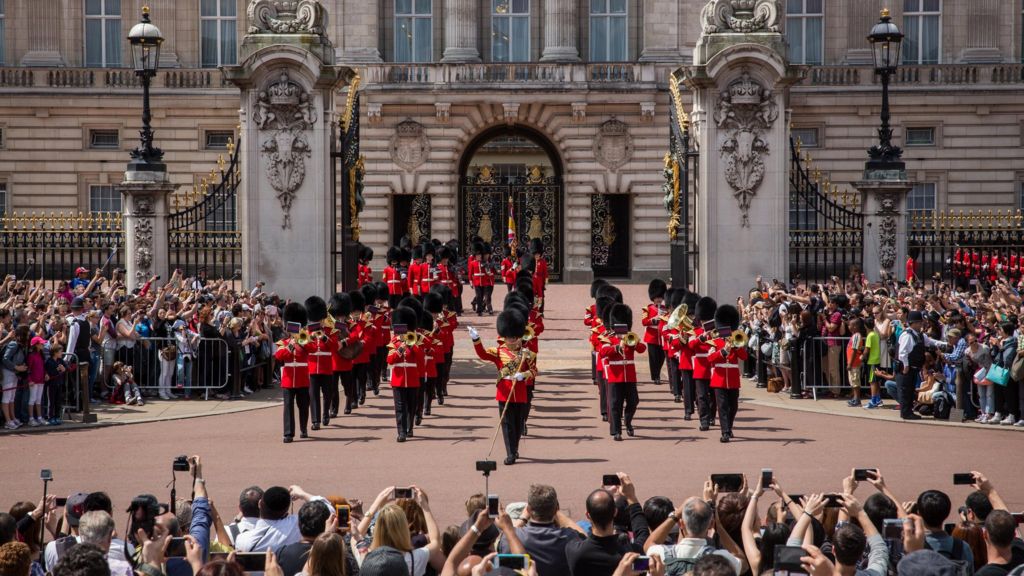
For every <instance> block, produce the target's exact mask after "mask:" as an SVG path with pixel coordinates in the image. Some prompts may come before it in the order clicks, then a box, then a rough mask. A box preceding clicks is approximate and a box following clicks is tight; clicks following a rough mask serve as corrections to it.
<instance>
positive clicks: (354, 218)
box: [331, 75, 366, 290]
mask: <svg viewBox="0 0 1024 576" xmlns="http://www.w3.org/2000/svg"><path fill="white" fill-rule="evenodd" d="M349 80H350V83H349V86H348V96H347V97H346V100H345V109H344V110H343V111H342V114H341V126H340V134H339V133H338V131H337V129H333V130H335V132H334V135H333V137H332V138H331V146H332V150H331V182H332V183H333V187H332V194H331V206H333V207H334V227H333V229H334V234H333V235H332V238H331V241H332V242H331V259H332V260H333V263H334V274H333V277H334V283H335V285H336V286H337V287H338V288H339V289H342V290H354V289H356V287H357V286H358V278H357V266H358V259H357V256H358V245H359V213H360V212H362V211H363V206H364V200H363V176H364V174H365V173H366V169H365V167H364V164H363V163H364V159H363V157H362V156H361V155H360V154H359V82H360V79H359V76H358V75H354V76H352V77H351V78H350V79H349Z"/></svg>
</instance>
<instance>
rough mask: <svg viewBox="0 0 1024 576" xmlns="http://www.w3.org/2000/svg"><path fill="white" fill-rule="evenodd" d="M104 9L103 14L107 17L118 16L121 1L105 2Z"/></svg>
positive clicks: (108, 0) (110, 0) (111, 0)
mask: <svg viewBox="0 0 1024 576" xmlns="http://www.w3.org/2000/svg"><path fill="white" fill-rule="evenodd" d="M104 8H106V10H104V11H103V13H104V14H106V15H107V16H120V15H121V0H106V5H105V6H104Z"/></svg>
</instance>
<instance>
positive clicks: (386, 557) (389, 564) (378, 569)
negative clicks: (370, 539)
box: [359, 546, 409, 576]
mask: <svg viewBox="0 0 1024 576" xmlns="http://www.w3.org/2000/svg"><path fill="white" fill-rule="evenodd" d="M359 573H360V574H362V575H363V576H405V575H406V574H408V573H409V567H408V566H406V564H405V557H404V556H402V553H401V552H399V551H398V550H396V549H394V548H392V547H390V546H381V547H379V548H374V549H373V550H371V551H370V553H369V554H367V555H366V558H365V559H364V560H363V565H362V566H360V567H359Z"/></svg>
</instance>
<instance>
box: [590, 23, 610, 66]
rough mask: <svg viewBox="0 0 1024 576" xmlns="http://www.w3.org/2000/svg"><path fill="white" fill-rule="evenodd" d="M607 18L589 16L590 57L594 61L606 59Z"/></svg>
mask: <svg viewBox="0 0 1024 576" xmlns="http://www.w3.org/2000/svg"><path fill="white" fill-rule="evenodd" d="M607 46H608V18H607V17H606V16H591V17H590V59H591V60H592V61H594V62H607V61H608V52H607Z"/></svg>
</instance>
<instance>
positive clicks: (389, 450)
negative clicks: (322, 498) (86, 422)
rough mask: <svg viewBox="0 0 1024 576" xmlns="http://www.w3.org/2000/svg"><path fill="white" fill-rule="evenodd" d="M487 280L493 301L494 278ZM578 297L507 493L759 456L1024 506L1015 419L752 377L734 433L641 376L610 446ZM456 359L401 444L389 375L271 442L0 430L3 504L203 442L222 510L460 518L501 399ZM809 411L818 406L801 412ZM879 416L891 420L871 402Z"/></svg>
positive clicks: (221, 422)
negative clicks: (984, 484) (275, 489)
mask: <svg viewBox="0 0 1024 576" xmlns="http://www.w3.org/2000/svg"><path fill="white" fill-rule="evenodd" d="M498 292H499V293H498V294H496V295H495V297H496V298H495V301H496V302H497V301H499V298H500V297H502V296H503V293H504V289H503V288H499V289H498ZM625 292H626V298H627V300H628V301H629V303H630V304H632V305H633V306H634V310H635V311H636V317H637V319H639V307H640V306H641V305H642V304H643V303H644V298H645V296H646V287H643V286H627V287H625ZM586 304H587V293H586V287H583V286H553V287H552V288H551V290H550V294H549V299H548V302H547V314H546V317H547V324H548V330H547V332H546V333H545V334H544V336H543V337H542V339H541V343H540V368H541V371H542V377H541V379H540V381H539V383H538V387H537V395H536V399H535V408H534V411H533V414H532V415H531V418H530V424H529V432H530V434H529V435H528V436H526V437H525V438H524V440H523V444H522V447H521V449H520V455H521V457H522V458H521V459H520V461H519V462H518V463H517V464H516V465H515V466H510V467H505V466H502V465H501V464H500V462H501V460H502V459H503V458H504V448H503V446H502V442H501V439H500V438H498V440H497V442H496V443H495V447H494V451H493V453H492V454H491V456H490V458H491V459H492V460H496V461H498V462H499V469H498V471H497V472H495V473H494V474H493V476H492V477H491V484H490V491H491V492H492V493H496V494H499V495H500V496H501V498H502V500H503V501H504V502H511V501H514V500H523V499H525V493H526V488H527V487H528V486H529V484H530V483H534V482H543V483H549V484H552V485H554V486H555V487H556V489H557V490H558V492H559V499H560V500H561V502H562V505H563V507H564V508H566V509H568V511H569V512H570V514H571V515H572V516H573V517H577V518H578V517H581V516H583V514H584V510H583V501H584V499H585V498H586V495H587V494H588V493H589V492H590V491H591V490H593V489H594V488H595V487H597V485H598V484H600V479H601V475H602V474H607V473H613V472H618V471H624V472H628V473H630V474H631V475H632V476H633V478H634V480H635V482H636V484H637V487H638V490H639V494H640V496H641V498H647V497H649V496H652V495H666V496H669V497H671V498H673V500H675V501H677V502H679V501H681V500H680V499H681V498H683V497H685V496H689V495H693V494H697V493H699V490H700V487H701V483H702V482H703V480H704V479H705V478H706V477H707V475H708V474H709V473H712V472H745V473H746V474H747V475H748V477H750V478H753V477H755V476H756V474H757V473H758V472H759V471H760V469H761V468H764V467H770V468H773V469H774V470H775V473H776V476H777V477H778V478H779V479H780V480H781V481H782V483H783V486H784V487H785V488H786V489H787V490H790V491H792V492H795V493H805V492H810V491H813V490H822V491H838V490H840V489H841V486H840V480H841V478H842V477H843V476H844V475H845V474H848V473H849V470H850V469H851V468H853V467H878V468H880V469H881V470H882V471H883V473H884V474H885V476H886V478H887V479H888V481H889V484H890V485H891V486H892V487H893V489H894V490H895V492H896V494H897V495H898V496H900V498H902V499H907V500H909V499H911V498H912V497H914V496H915V495H916V494H917V493H918V492H920V491H922V490H924V489H927V488H938V489H942V490H945V491H946V492H948V493H949V494H950V495H951V496H952V497H953V499H954V501H960V500H962V499H963V497H964V496H966V494H967V493H968V491H969V490H968V489H967V487H963V486H953V485H952V474H953V473H954V472H965V471H969V470H982V471H984V472H985V473H986V474H988V475H989V477H990V478H992V479H993V481H994V482H996V485H997V486H998V487H999V488H1000V492H1001V493H1002V494H1003V495H1004V497H1006V499H1007V500H1008V502H1009V503H1010V506H1011V508H1013V509H1014V510H1021V509H1024V486H1022V485H1021V484H1020V483H1019V478H1020V470H1021V465H1020V462H1019V461H1018V460H1019V459H1016V458H1013V457H1011V456H1012V454H1014V453H1015V452H1016V451H1019V449H1018V448H1019V447H1020V446H1021V445H1022V444H1021V442H1022V441H1024V436H1021V434H1020V432H1019V431H1013V430H1006V429H1001V428H993V427H984V428H982V427H969V426H950V425H945V426H935V425H923V424H911V423H903V422H899V421H892V420H879V419H870V418H854V417H847V416H846V415H848V414H851V413H853V414H857V415H860V414H859V412H856V411H851V410H849V409H845V410H839V409H835V412H838V414H837V413H835V412H834V411H833V409H832V408H830V406H829V404H827V403H824V402H819V403H816V404H812V403H811V401H805V402H801V403H798V404H800V406H797V408H799V410H792V409H788V408H785V407H774V406H769V405H766V403H769V402H772V401H773V400H772V399H770V398H767V397H766V395H765V394H764V393H763V392H761V391H754V390H753V389H752V387H750V389H745V391H744V401H743V402H742V403H741V406H740V413H739V416H738V418H737V423H736V430H735V434H736V438H735V440H734V441H733V442H732V443H731V444H727V445H723V444H720V443H719V442H718V436H719V435H718V432H717V430H716V429H712V430H711V431H710V432H707V433H701V432H699V431H698V430H697V423H696V422H695V421H694V422H684V421H683V419H682V414H681V407H680V405H678V404H675V403H673V402H672V399H671V396H670V395H669V394H668V391H667V388H666V387H665V386H655V385H654V384H651V383H649V382H642V383H641V385H640V397H641V401H640V408H639V412H638V414H637V417H636V420H635V422H634V424H635V426H636V428H637V437H636V438H626V439H625V441H624V442H613V441H611V438H610V437H609V435H608V427H607V424H606V423H603V422H601V420H600V416H599V414H598V411H597V400H596V393H595V392H596V391H595V389H594V388H593V387H592V386H591V385H590V368H589V349H588V345H587V342H586V340H585V328H584V327H583V325H582V323H581V322H580V319H581V317H582V311H583V308H584V307H585V306H586ZM461 320H462V323H463V326H466V325H475V326H477V327H479V328H480V329H481V334H482V335H483V338H484V341H485V342H493V339H494V336H495V335H494V330H493V326H494V318H493V317H486V316H485V317H483V318H477V317H476V316H464V317H463V318H462V319H461ZM456 358H457V361H456V368H455V377H454V381H453V383H452V384H451V385H450V388H449V391H450V392H451V394H452V396H451V398H450V399H449V401H448V402H446V404H445V405H444V406H441V407H435V409H434V415H433V416H431V417H428V418H425V419H424V423H423V425H422V426H420V427H417V429H416V436H415V437H414V438H412V439H410V440H409V442H407V443H405V444H397V443H396V442H395V436H396V429H395V423H394V415H393V410H392V403H391V395H390V391H389V390H388V388H387V386H384V388H383V389H382V391H381V395H380V397H378V398H374V397H373V396H372V395H371V396H370V398H369V399H368V400H367V403H366V405H365V406H363V407H361V408H360V409H358V410H357V411H356V412H355V413H354V414H352V415H351V416H347V417H345V416H343V417H341V418H339V419H337V420H334V421H332V425H331V426H330V427H328V428H326V429H323V430H320V431H319V432H314V433H313V437H312V438H311V439H309V440H305V441H303V440H296V442H295V443H293V444H282V443H281V412H280V408H279V407H278V406H276V405H274V406H271V407H268V408H262V409H260V408H258V405H252V406H246V407H248V408H254V409H251V410H248V411H244V412H235V413H226V414H216V415H213V416H208V417H194V418H189V419H184V420H166V421H149V422H146V423H139V424H135V425H126V426H108V427H99V428H91V429H83V430H60V431H58V430H51V431H48V432H47V433H32V434H19V433H15V434H6V435H3V436H2V437H0V461H2V462H5V463H6V464H7V465H5V466H4V467H3V470H2V471H0V485H2V486H3V488H4V489H3V494H4V495H5V499H4V502H3V503H0V504H3V505H4V506H8V505H10V504H11V503H12V502H13V501H14V500H23V499H28V500H34V499H38V498H39V496H40V492H41V489H42V487H41V486H40V482H39V480H38V471H39V469H40V468H50V469H52V470H53V473H54V478H55V481H54V482H53V484H52V485H51V486H50V489H51V490H53V491H56V492H57V493H58V494H67V493H69V492H73V491H78V490H84V491H91V490H106V491H108V492H109V493H110V494H111V496H112V497H113V498H114V501H115V507H116V508H120V509H124V508H125V507H126V506H127V504H128V502H129V499H130V498H131V497H132V496H133V495H135V494H139V493H143V492H151V493H154V494H156V495H157V497H158V498H159V499H161V500H166V499H167V497H168V490H169V489H168V488H167V487H166V485H167V483H168V481H169V480H170V468H171V461H172V460H173V458H174V457H175V456H178V455H181V454H200V455H202V456H203V461H204V468H205V473H206V476H207V478H208V479H209V484H208V486H209V489H210V492H211V494H212V496H213V498H214V501H215V503H217V504H218V505H219V507H220V509H221V512H222V514H223V515H224V516H225V517H230V516H231V515H233V514H234V512H235V506H236V502H237V496H238V492H239V491H240V490H241V489H242V488H244V487H246V486H248V485H251V484H257V485H260V486H264V487H265V486H269V485H273V484H282V485H288V484H300V485H302V486H303V487H304V488H306V489H307V490H309V491H311V492H313V493H320V494H341V495H344V496H346V497H349V498H353V497H354V498H359V499H362V500H363V501H364V502H369V501H372V500H373V498H374V497H375V496H376V494H377V493H378V492H379V491H380V490H381V488H383V487H386V486H390V485H407V484H412V483H416V484H418V485H420V486H421V487H423V488H424V489H425V490H427V491H428V493H429V495H430V497H431V501H432V502H433V503H434V505H435V506H434V507H435V508H436V509H437V511H438V515H439V519H440V521H442V522H443V523H444V524H452V523H458V522H460V521H461V520H462V519H463V514H464V512H463V508H462V503H463V502H464V501H465V499H466V497H467V496H469V495H470V494H472V493H474V492H482V491H483V490H484V482H483V478H482V477H481V476H480V474H479V473H477V472H475V471H474V462H475V461H476V460H481V459H484V458H485V457H486V456H487V452H488V448H489V446H490V444H491V438H492V437H493V435H494V431H495V425H496V424H497V420H498V408H497V403H496V402H495V400H494V369H493V366H490V365H486V364H484V363H482V362H479V361H477V360H476V359H475V356H474V355H473V353H472V349H471V346H470V345H469V339H468V336H466V335H465V331H464V330H461V331H460V333H459V337H458V340H457V349H456ZM638 368H639V370H638V373H639V374H640V375H641V378H644V375H645V374H647V370H646V363H645V362H644V361H641V362H640V363H639V366H638ZM745 386H747V384H746V383H745ZM156 404H157V403H154V405H156ZM192 404H197V405H202V404H204V403H192ZM210 404H211V405H213V403H210ZM164 405H165V406H166V403H164ZM804 405H807V406H804ZM147 408H148V405H147ZM808 408H809V409H813V410H816V411H815V412H808V411H804V410H805V409H808ZM211 409H212V408H211ZM161 412H162V414H163V416H161V415H157V416H154V417H153V418H159V417H166V416H167V415H171V416H173V414H174V412H173V411H171V410H165V409H162V410H161ZM860 412H865V411H863V410H862V411H860ZM188 415H190V416H194V415H195V414H194V413H192V412H190V413H189V414H188ZM880 418H891V416H888V415H886V414H885V413H884V412H883V416H881V417H880ZM122 420H124V418H122ZM178 476H179V478H178V481H179V485H178V493H179V494H183V495H186V496H187V495H188V493H189V489H188V481H187V479H186V478H185V475H182V474H181V473H179V475H178ZM871 490H872V489H871V487H870V486H866V485H865V486H862V487H861V488H860V490H859V491H858V493H859V494H861V495H862V496H864V497H866V496H867V495H868V494H870V493H871Z"/></svg>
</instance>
